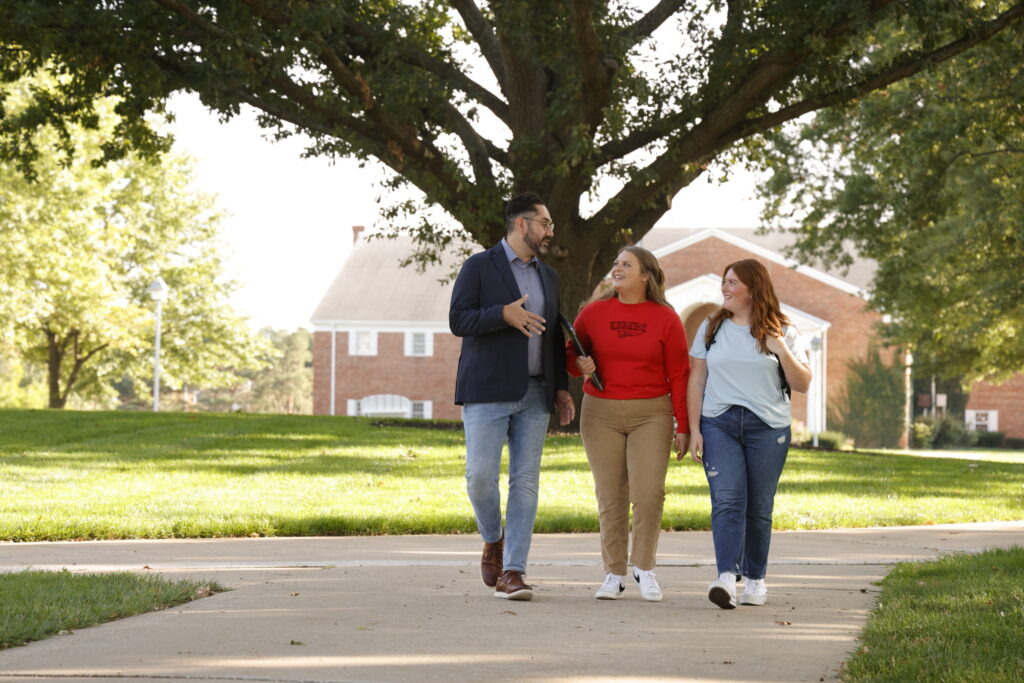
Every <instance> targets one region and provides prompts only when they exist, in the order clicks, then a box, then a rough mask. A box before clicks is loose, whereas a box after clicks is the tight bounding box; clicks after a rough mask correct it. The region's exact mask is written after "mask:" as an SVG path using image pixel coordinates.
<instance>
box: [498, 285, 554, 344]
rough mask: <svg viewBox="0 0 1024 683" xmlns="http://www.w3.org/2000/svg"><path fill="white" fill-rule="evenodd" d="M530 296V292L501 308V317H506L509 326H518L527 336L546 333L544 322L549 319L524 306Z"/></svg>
mask: <svg viewBox="0 0 1024 683" xmlns="http://www.w3.org/2000/svg"><path fill="white" fill-rule="evenodd" d="M529 296H530V295H529V294H523V296H522V297H520V298H518V299H516V300H515V301H513V302H512V303H510V304H506V305H505V307H504V308H502V309H501V317H502V318H504V319H505V323H506V324H507V325H508V326H509V327H514V328H516V329H517V330H519V331H520V332H522V333H523V334H525V335H526V336H527V337H533V336H535V335H538V334H543V333H544V329H545V328H544V323H545V322H547V321H545V320H544V318H542V317H540V316H539V315H537V314H536V313H530V312H529V311H528V310H526V309H525V308H523V304H525V303H526V300H527V298H529Z"/></svg>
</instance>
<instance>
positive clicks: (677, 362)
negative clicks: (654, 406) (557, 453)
mask: <svg viewBox="0 0 1024 683" xmlns="http://www.w3.org/2000/svg"><path fill="white" fill-rule="evenodd" d="M575 327H576V332H577V334H578V335H579V338H580V342H582V344H583V348H584V349H586V350H587V352H588V354H589V355H590V356H591V357H593V359H594V362H595V363H596V364H597V374H599V375H600V376H601V380H602V381H603V382H604V391H598V390H597V387H595V386H594V384H593V383H592V382H591V381H590V380H589V379H588V380H587V381H586V382H585V383H584V384H583V391H585V392H586V393H588V394H590V395H591V396H597V397H599V398H610V399H631V398H655V397H657V396H664V395H665V394H671V395H672V408H673V412H674V413H675V416H676V432H678V433H680V434H689V433H690V424H689V422H688V421H687V417H686V383H687V381H688V380H689V378H690V356H689V353H688V349H689V345H688V344H687V343H686V331H685V330H684V329H683V323H682V321H681V320H680V319H679V316H678V315H676V312H675V311H674V310H672V309H671V308H669V307H668V306H662V305H661V304H659V303H655V302H653V301H645V302H643V303H640V304H624V303H622V302H621V301H619V299H618V297H614V296H613V297H612V298H610V299H603V300H601V301H594V302H593V303H590V304H587V306H586V308H584V309H583V310H582V311H580V314H579V315H578V316H577V317H576V322H575ZM565 368H566V370H568V371H569V372H570V373H572V375H573V376H574V377H579V376H580V371H579V370H578V369H577V368H576V350H575V349H574V348H573V346H572V342H571V341H569V342H568V343H566V345H565Z"/></svg>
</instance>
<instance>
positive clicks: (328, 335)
mask: <svg viewBox="0 0 1024 683" xmlns="http://www.w3.org/2000/svg"><path fill="white" fill-rule="evenodd" d="M358 230H359V229H357V231H356V233H355V234H356V238H357V241H356V244H355V246H354V248H353V250H352V253H351V255H350V256H349V258H348V259H347V260H346V262H345V264H344V265H343V267H342V269H341V271H340V272H339V273H338V276H337V277H336V278H335V280H334V282H333V283H332V284H331V286H330V287H329V288H328V290H327V293H326V294H325V295H324V298H323V300H322V301H321V303H320V305H319V306H318V307H317V309H316V311H315V312H314V314H313V318H312V322H313V325H314V340H313V411H314V413H316V414H320V415H393V416H399V417H426V418H430V417H433V418H450V419H458V418H459V417H460V409H459V407H458V406H455V405H453V404H452V397H453V394H454V383H455V369H456V365H457V363H458V357H459V348H460V340H459V339H458V338H456V337H454V336H453V335H452V334H451V333H450V331H449V330H448V302H449V299H450V297H451V283H448V284H444V285H442V284H440V283H439V280H440V279H442V278H444V277H445V276H447V275H449V274H451V273H452V272H453V267H457V264H452V263H448V264H445V265H442V266H437V267H434V268H431V269H429V270H428V271H427V272H425V273H423V274H419V273H417V272H416V271H415V270H413V269H411V268H399V267H398V261H399V260H400V259H401V258H403V257H405V256H407V255H408V254H409V253H410V251H411V241H410V240H409V239H401V238H400V239H397V240H373V241H366V240H364V239H360V238H359V231H358ZM790 240H791V238H790V237H789V236H787V235H782V234H772V235H757V234H755V233H754V231H753V230H750V229H705V230H701V229H656V230H652V231H651V232H649V233H648V234H647V235H646V236H645V237H644V239H643V241H642V242H641V244H642V246H644V247H645V248H647V249H650V250H651V251H652V252H653V253H654V254H655V255H656V256H657V257H658V259H659V261H660V262H661V265H662V268H663V269H664V270H665V275H666V295H667V298H668V300H669V303H671V304H672V306H673V307H674V308H675V309H676V311H677V312H678V313H679V315H680V317H681V318H682V319H683V323H684V326H685V328H686V332H687V336H688V337H689V338H691V339H692V336H693V334H694V332H695V331H696V329H697V326H698V325H699V324H700V322H701V320H703V319H704V318H705V317H707V316H708V315H709V314H710V313H711V312H712V311H713V310H715V308H716V307H717V306H718V305H720V303H721V292H720V290H719V287H720V281H721V269H722V267H723V266H725V264H727V263H730V262H732V261H736V260H738V259H742V258H756V259H758V260H760V261H761V262H762V263H763V264H764V265H765V266H766V267H767V268H768V271H769V272H770V274H771V277H772V281H773V282H774V284H775V288H776V292H777V293H778V295H779V300H780V302H781V304H782V309H783V311H784V312H785V313H786V315H787V316H788V317H789V318H790V319H791V320H792V321H793V322H794V324H796V325H797V327H798V328H799V329H800V331H801V332H802V333H803V334H804V335H805V337H806V338H807V339H808V340H809V341H810V342H811V346H812V370H813V374H814V380H813V382H812V385H811V388H810V390H809V391H808V393H807V394H796V393H795V394H794V395H793V415H794V418H795V419H797V420H800V421H802V422H804V423H805V424H806V425H807V427H808V428H809V429H810V430H812V431H823V430H825V429H827V424H826V418H825V416H826V414H827V410H826V406H827V403H828V400H829V397H830V396H835V395H837V394H838V393H839V392H840V391H841V390H842V388H843V386H844V385H845V381H846V362H845V361H846V360H848V359H851V358H860V357H863V356H864V354H865V352H866V351H867V348H868V345H869V343H870V340H871V338H872V337H873V335H874V331H873V329H874V326H875V324H876V323H877V322H878V319H879V318H878V315H877V314H876V313H874V312H872V311H869V310H867V309H866V306H865V303H866V300H865V296H866V295H865V292H866V290H867V287H868V284H869V283H870V280H871V276H872V274H873V264H871V263H869V262H861V263H858V264H856V265H855V266H854V267H853V268H851V269H850V271H849V272H844V273H839V272H830V271H827V270H825V269H820V268H814V267H810V266H807V265H801V264H797V263H794V262H792V261H790V260H789V259H786V258H785V257H784V256H782V251H783V248H784V247H785V246H786V245H787V243H788V242H789V241H790ZM1021 399H1024V378H1022V377H1017V378H1015V379H1014V380H1011V382H1009V383H1007V384H1006V385H1003V386H1000V387H991V386H989V385H979V387H978V388H977V391H976V392H975V393H974V394H972V396H971V401H970V403H968V406H967V408H968V411H969V412H968V420H969V421H971V420H974V422H973V424H977V425H979V427H980V425H982V424H986V423H987V424H990V425H992V424H997V425H998V428H999V429H1001V430H1002V431H1006V432H1007V433H1008V434H1010V435H1013V436H1024V420H1022V419H1021V417H1020V416H1019V415H1018V414H1017V413H1018V411H1016V410H1015V409H1013V406H1019V405H1022V403H1024V402H1022V400H1021ZM981 428H984V427H981ZM990 428H991V429H995V427H990Z"/></svg>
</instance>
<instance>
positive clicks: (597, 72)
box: [571, 0, 612, 132]
mask: <svg viewBox="0 0 1024 683" xmlns="http://www.w3.org/2000/svg"><path fill="white" fill-rule="evenodd" d="M571 16H572V32H573V36H574V37H575V38H576V54H577V55H578V56H579V63H580V71H581V72H582V76H583V84H582V85H583V87H582V88H581V92H580V99H581V100H582V106H581V110H582V114H583V116H582V118H583V120H584V122H585V123H586V125H587V128H588V129H589V130H590V131H591V132H592V131H594V130H596V129H597V127H598V125H599V124H600V123H601V114H602V110H603V109H604V107H605V105H607V103H608V94H609V90H610V84H611V72H612V70H611V69H610V68H608V67H607V66H606V65H605V64H604V63H603V62H602V61H601V44H600V39H599V38H598V36H597V31H595V30H594V3H593V2H591V1H590V0H573V3H572V14H571Z"/></svg>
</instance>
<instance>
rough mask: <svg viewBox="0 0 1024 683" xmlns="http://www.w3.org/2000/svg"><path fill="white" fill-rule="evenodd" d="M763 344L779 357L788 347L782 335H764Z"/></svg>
mask: <svg viewBox="0 0 1024 683" xmlns="http://www.w3.org/2000/svg"><path fill="white" fill-rule="evenodd" d="M764 345H765V346H767V347H768V350H769V351H771V352H772V353H774V354H775V355H776V356H778V357H779V358H781V357H782V354H784V353H786V352H787V351H789V347H788V346H786V341H785V340H784V339H783V338H782V337H774V336H772V335H771V334H769V335H768V336H767V337H765V339H764Z"/></svg>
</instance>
